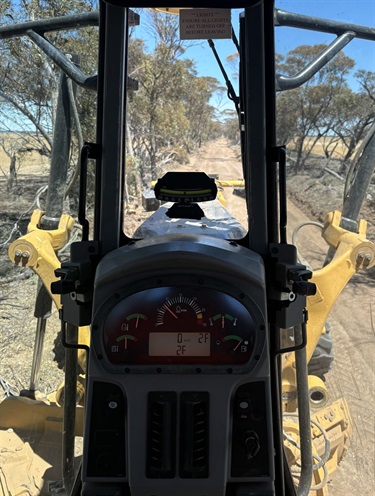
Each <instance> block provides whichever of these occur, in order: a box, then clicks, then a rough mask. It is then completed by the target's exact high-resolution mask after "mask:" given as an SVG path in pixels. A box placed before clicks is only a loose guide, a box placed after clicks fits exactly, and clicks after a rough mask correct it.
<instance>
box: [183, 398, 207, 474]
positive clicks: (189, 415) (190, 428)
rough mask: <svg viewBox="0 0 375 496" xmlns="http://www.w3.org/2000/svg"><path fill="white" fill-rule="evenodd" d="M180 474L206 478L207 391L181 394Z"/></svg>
mask: <svg viewBox="0 0 375 496" xmlns="http://www.w3.org/2000/svg"><path fill="white" fill-rule="evenodd" d="M180 415H181V421H180V440H181V442H180V476H181V477H183V478H192V479H197V478H207V477H208V472H209V471H208V466H209V457H208V452H209V397H208V393H201V392H199V393H198V392H197V393H195V392H188V393H182V394H181V410H180Z"/></svg>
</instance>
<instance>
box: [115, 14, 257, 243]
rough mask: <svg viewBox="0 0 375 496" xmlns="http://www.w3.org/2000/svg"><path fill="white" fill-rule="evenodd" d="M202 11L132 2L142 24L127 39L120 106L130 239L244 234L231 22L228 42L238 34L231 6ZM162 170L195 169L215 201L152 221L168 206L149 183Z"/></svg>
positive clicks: (237, 16) (236, 85)
mask: <svg viewBox="0 0 375 496" xmlns="http://www.w3.org/2000/svg"><path fill="white" fill-rule="evenodd" d="M200 11H201V12H199V14H200V16H203V17H199V18H196V17H194V16H195V14H194V12H196V11H192V10H191V9H188V10H184V11H182V14H181V15H180V16H178V15H173V14H172V15H171V14H168V13H165V12H160V11H155V10H152V9H136V12H137V13H138V14H139V16H140V23H139V26H136V27H133V28H132V29H131V31H130V42H129V75H130V77H131V78H134V79H135V80H137V86H138V89H137V90H136V91H134V90H131V89H130V90H129V91H128V105H127V128H126V133H127V141H126V144H127V148H126V179H125V198H124V201H125V213H126V215H125V217H124V218H125V225H124V230H125V233H126V234H127V235H128V236H134V237H142V238H144V237H149V236H153V235H155V234H157V233H158V232H159V231H160V230H161V229H163V230H164V231H165V229H167V232H176V231H178V232H182V231H183V232H187V233H188V232H197V233H198V232H203V231H204V232H205V234H210V235H213V236H216V237H227V238H230V239H240V238H243V237H244V235H245V233H246V231H247V212H246V206H245V200H244V197H245V194H244V181H243V172H242V165H241V151H240V132H239V123H238V116H237V111H236V98H237V95H238V71H239V69H238V52H237V48H236V45H235V43H234V42H233V40H232V39H231V38H232V27H231V23H232V25H233V26H234V28H235V31H234V36H235V41H236V38H237V36H238V21H239V11H238V10H232V11H231V10H230V9H216V10H215V9H200ZM192 12H193V14H192ZM208 40H209V41H208ZM220 66H221V67H222V69H221V68H220ZM228 85H229V89H228ZM168 171H178V172H198V171H200V172H202V171H203V172H205V173H206V174H208V175H209V176H210V177H211V178H212V179H213V180H214V181H215V182H216V186H217V188H218V194H217V200H215V201H209V202H207V203H202V204H200V206H201V208H202V209H203V212H204V216H203V217H202V218H201V219H196V218H191V219H183V220H181V219H179V218H178V217H176V218H173V219H170V220H168V219H167V223H168V224H166V223H164V225H163V226H162V227H161V226H160V228H159V225H160V222H161V221H163V220H164V219H165V218H166V216H165V213H166V212H167V210H168V208H169V206H170V205H167V206H164V205H162V204H161V202H160V201H159V200H158V199H156V198H155V195H154V191H153V188H154V184H155V182H156V180H157V179H159V178H161V177H163V175H164V174H165V173H166V172H168ZM198 186H199V185H198ZM156 211H157V212H156ZM155 212H156V213H155ZM147 219H149V220H147ZM146 220H147V221H146ZM145 221H146V222H145ZM158 229H159V230H158Z"/></svg>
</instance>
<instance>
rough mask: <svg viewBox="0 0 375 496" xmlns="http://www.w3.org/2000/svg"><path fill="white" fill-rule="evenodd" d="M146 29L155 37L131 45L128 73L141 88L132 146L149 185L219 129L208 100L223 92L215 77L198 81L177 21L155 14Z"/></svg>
mask: <svg viewBox="0 0 375 496" xmlns="http://www.w3.org/2000/svg"><path fill="white" fill-rule="evenodd" d="M148 26H149V30H150V32H151V33H152V34H153V36H154V39H155V49H154V50H153V51H149V50H148V49H147V47H146V44H145V41H144V40H141V39H137V38H134V39H132V40H131V44H130V57H129V65H130V68H131V69H130V75H131V76H132V77H134V78H135V79H137V80H138V82H139V90H138V91H136V92H130V94H129V108H128V127H127V131H128V138H129V143H128V146H130V147H131V150H132V156H133V158H134V157H136V163H141V164H142V170H141V171H140V172H141V175H142V181H143V183H144V184H145V185H146V184H149V182H150V180H152V179H155V178H156V177H157V175H158V174H159V169H158V168H159V166H160V165H163V164H165V163H166V162H168V161H171V160H172V159H173V160H177V161H178V160H180V161H186V160H187V153H189V152H190V151H191V150H192V149H194V147H196V146H200V145H201V144H202V142H203V141H205V140H207V139H209V138H210V137H211V136H212V132H213V131H214V129H215V128H217V125H216V121H215V110H214V109H213V107H212V106H211V105H210V103H209V101H210V98H211V96H212V95H213V93H214V92H215V91H221V88H220V86H219V84H218V82H217V81H216V80H215V79H213V78H208V77H198V76H197V73H196V69H195V66H194V62H193V61H192V60H190V59H188V58H182V55H183V54H184V52H185V49H186V45H185V43H184V42H182V41H181V40H180V39H179V37H178V18H176V17H175V16H170V15H163V14H160V13H155V12H154V11H151V12H149V13H148Z"/></svg>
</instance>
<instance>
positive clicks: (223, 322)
mask: <svg viewBox="0 0 375 496" xmlns="http://www.w3.org/2000/svg"><path fill="white" fill-rule="evenodd" d="M224 325H225V317H224V315H222V316H221V328H222V329H224Z"/></svg>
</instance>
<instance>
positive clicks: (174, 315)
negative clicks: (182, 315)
mask: <svg viewBox="0 0 375 496" xmlns="http://www.w3.org/2000/svg"><path fill="white" fill-rule="evenodd" d="M164 308H165V309H166V310H168V312H169V313H170V314H171V315H173V317H174V318H175V319H178V317H177V315H176V314H175V313H173V312H172V310H171V309H170V308H168V307H167V305H164Z"/></svg>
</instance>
